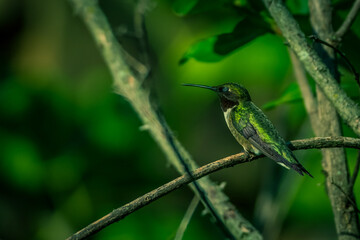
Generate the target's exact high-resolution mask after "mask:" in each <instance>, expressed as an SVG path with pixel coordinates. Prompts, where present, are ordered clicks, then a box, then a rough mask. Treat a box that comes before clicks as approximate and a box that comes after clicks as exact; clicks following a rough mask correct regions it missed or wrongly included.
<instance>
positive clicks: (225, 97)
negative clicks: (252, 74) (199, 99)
mask: <svg viewBox="0 0 360 240" xmlns="http://www.w3.org/2000/svg"><path fill="white" fill-rule="evenodd" d="M183 86H190V87H200V88H206V89H209V90H212V91H214V92H216V93H217V94H218V96H219V98H220V102H221V108H222V109H223V111H224V112H225V111H226V110H227V109H229V108H232V107H233V106H236V105H239V103H242V102H246V101H251V98H250V94H249V92H248V91H247V90H246V88H244V87H243V86H241V85H240V84H237V83H224V84H221V85H218V86H214V87H210V86H206V85H198V84H183Z"/></svg>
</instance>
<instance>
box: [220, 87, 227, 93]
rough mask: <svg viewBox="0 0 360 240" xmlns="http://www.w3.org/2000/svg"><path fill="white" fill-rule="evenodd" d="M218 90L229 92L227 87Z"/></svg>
mask: <svg viewBox="0 0 360 240" xmlns="http://www.w3.org/2000/svg"><path fill="white" fill-rule="evenodd" d="M219 90H220V92H227V91H229V88H228V87H221V88H220V89H219Z"/></svg>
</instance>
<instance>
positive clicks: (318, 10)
mask: <svg viewBox="0 0 360 240" xmlns="http://www.w3.org/2000/svg"><path fill="white" fill-rule="evenodd" d="M309 9H310V21H311V25H312V27H313V30H314V31H315V34H316V35H317V36H319V37H320V38H321V39H330V38H331V37H332V36H333V35H334V31H333V28H332V7H331V1H330V0H309ZM316 51H317V52H318V54H319V56H320V57H321V59H322V60H323V62H324V63H325V64H326V66H327V67H328V69H329V70H330V73H331V74H332V76H333V77H334V78H335V79H336V80H337V81H339V73H338V71H337V64H336V60H335V57H336V56H335V53H334V50H333V49H332V48H329V47H327V46H324V45H320V44H318V45H316ZM316 94H317V113H318V114H317V119H316V121H318V123H320V124H317V126H316V129H317V131H315V133H316V135H317V136H341V135H342V128H341V122H340V119H339V116H338V114H337V112H336V109H335V108H334V106H333V104H332V103H331V102H330V101H329V99H328V98H327V97H326V96H325V94H324V92H323V90H322V89H321V88H320V87H319V85H316ZM310 117H314V116H310ZM313 128H314V126H313ZM322 155H323V159H322V167H323V171H324V173H325V177H326V189H327V194H328V197H329V200H330V203H331V206H332V210H333V214H334V221H335V226H336V231H337V234H338V238H339V239H355V238H357V237H358V236H359V222H358V217H357V213H356V211H355V209H354V206H352V204H351V203H350V202H349V196H346V195H345V194H343V192H342V191H341V189H343V190H344V189H345V190H347V189H348V186H349V169H348V166H347V158H346V155H345V151H344V149H339V148H338V149H323V150H322ZM339 188H340V189H339ZM350 198H351V199H353V194H352V192H351V195H350Z"/></svg>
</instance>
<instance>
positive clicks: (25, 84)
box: [0, 0, 360, 240]
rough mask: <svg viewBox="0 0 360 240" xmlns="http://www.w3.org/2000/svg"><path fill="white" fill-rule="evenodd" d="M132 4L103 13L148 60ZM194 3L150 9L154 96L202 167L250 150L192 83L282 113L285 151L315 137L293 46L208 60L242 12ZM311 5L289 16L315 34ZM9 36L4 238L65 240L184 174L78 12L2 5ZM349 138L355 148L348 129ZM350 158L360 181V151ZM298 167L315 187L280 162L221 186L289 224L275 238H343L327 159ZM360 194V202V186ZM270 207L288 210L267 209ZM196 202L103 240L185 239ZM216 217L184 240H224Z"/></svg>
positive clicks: (239, 171)
mask: <svg viewBox="0 0 360 240" xmlns="http://www.w3.org/2000/svg"><path fill="white" fill-rule="evenodd" d="M132 2H133V1H130V0H128V1H115V0H107V1H100V5H101V7H102V9H103V10H104V12H105V13H106V15H107V17H108V18H109V21H110V22H111V25H112V26H113V28H114V32H115V34H116V35H117V37H119V41H120V42H121V43H122V44H123V45H124V46H125V47H126V48H127V49H129V52H130V53H132V52H134V53H135V54H136V49H137V48H136V44H134V41H133V40H132V39H133V38H132V37H131V36H130V35H131V32H132V25H131V24H132V20H133V3H132ZM185 2H188V4H189V5H186V4H185ZM192 2H197V1H184V2H183V3H179V1H174V2H169V1H164V0H163V1H160V0H159V1H154V2H152V4H151V6H150V7H149V9H148V12H147V15H146V25H147V28H148V37H149V43H150V47H151V50H152V53H153V54H152V55H153V59H154V63H155V64H154V67H153V69H152V70H153V74H154V76H156V77H154V78H153V79H152V80H151V81H149V82H147V83H145V85H146V86H148V87H149V88H150V89H151V91H152V94H153V95H154V98H155V99H156V101H157V105H158V106H160V108H161V110H162V112H163V114H164V116H165V118H166V119H167V122H168V124H169V125H170V126H171V128H172V130H173V131H174V134H175V135H176V137H178V139H179V140H180V141H181V142H182V143H183V145H184V146H185V147H186V148H187V150H188V151H189V152H190V153H191V155H192V156H193V157H194V159H195V160H196V161H197V163H198V164H199V165H203V164H206V163H210V162H211V161H214V160H217V159H219V158H222V157H226V156H228V155H231V154H234V153H238V152H240V151H242V149H241V147H240V146H239V145H238V143H237V142H236V141H235V140H234V138H233V137H232V136H231V134H230V132H229V130H228V129H227V127H226V124H225V121H224V119H223V115H222V112H221V110H220V106H219V103H218V99H217V97H216V95H214V94H213V93H211V92H209V91H205V90H201V89H195V88H194V89H193V88H186V87H182V86H181V83H197V84H207V85H218V84H221V83H224V82H238V83H241V84H242V85H244V86H245V87H246V88H248V90H249V92H250V94H251V96H252V99H253V101H254V102H255V104H257V105H258V106H263V105H265V104H268V108H267V110H266V111H265V113H266V114H267V115H268V116H269V118H270V119H271V120H272V122H273V123H274V124H275V126H277V128H278V130H279V131H280V132H281V134H282V135H283V136H284V138H285V139H287V140H292V139H301V138H307V137H312V136H313V133H312V131H311V126H310V123H309V120H308V117H307V116H306V112H305V109H304V106H303V103H302V101H301V95H300V93H299V91H298V88H297V85H296V84H295V82H296V81H295V79H294V75H293V71H292V67H291V63H290V59H289V56H288V49H287V47H286V45H285V44H284V41H283V39H281V38H280V37H278V36H275V35H272V34H265V35H261V36H260V37H258V38H256V39H255V40H253V41H251V42H249V43H247V44H245V45H243V46H242V47H241V48H240V49H238V50H236V51H234V52H232V53H231V54H229V55H227V56H219V55H214V54H213V53H209V52H206V47H207V46H205V47H204V46H201V47H200V50H199V49H196V46H197V42H198V41H200V40H202V39H207V38H210V40H207V43H209V41H210V42H211V41H212V40H211V37H213V36H215V35H217V34H222V33H229V32H231V31H232V29H233V28H234V27H235V25H236V24H237V23H238V22H239V20H241V18H242V17H241V16H240V14H239V13H238V12H236V11H235V10H234V9H232V8H225V7H224V8H211V4H209V5H210V6H209V9H205V10H204V9H202V8H200V10H199V11H195V10H196V9H195V10H194V11H193V12H189V9H192V5H191V4H193V3H192ZM242 2H245V1H235V3H236V4H238V5H239V6H240V5H241V4H242ZM336 2H340V3H341V4H339V5H338V6H339V10H338V11H337V12H336V14H335V16H336V17H335V18H334V19H335V20H336V22H335V26H338V24H337V23H340V22H341V19H343V17H344V16H346V9H348V7H349V6H350V5H349V4H350V3H351V1H336ZM305 3H306V1H294V2H293V3H291V4H289V7H290V9H291V10H292V12H293V13H296V14H302V15H299V20H302V22H304V25H302V27H303V29H304V30H305V31H308V30H306V29H308V28H307V25H306V14H307V13H308V9H307V7H306V4H305ZM200 7H201V5H200ZM186 14H187V15H186ZM182 15H186V16H182ZM304 19H305V20H304ZM129 26H130V27H129ZM0 29H1V32H2V38H1V41H2V44H1V46H0V48H1V49H0V52H1V54H0V63H1V64H0V189H1V190H0V238H1V239H40V240H42V239H44V240H45V239H64V238H66V237H68V236H70V235H71V234H72V233H74V232H76V231H77V230H79V229H80V228H82V227H84V226H86V225H87V224H89V223H91V222H92V221H95V220H96V219H98V218H100V217H102V216H103V215H105V214H107V213H108V212H110V211H111V210H113V209H114V208H117V207H120V206H122V205H124V204H126V203H128V202H129V201H131V200H133V199H135V198H136V197H138V196H140V195H142V194H144V193H146V192H148V191H150V190H152V189H154V188H156V187H158V186H160V185H162V184H164V183H166V182H168V181H170V180H172V179H174V178H176V177H177V176H178V173H177V172H176V171H175V170H174V169H173V168H172V167H171V166H169V164H168V162H167V160H166V159H165V157H164V155H163V154H162V152H161V150H160V149H159V148H158V146H157V144H156V143H155V142H154V141H153V139H151V137H150V136H149V134H148V133H147V132H146V131H142V130H141V129H140V128H141V122H140V120H139V119H138V117H137V115H136V114H135V113H134V112H133V110H132V109H131V107H130V105H129V104H128V102H127V101H126V100H125V99H123V98H122V97H121V96H118V95H116V94H114V93H113V89H112V79H111V76H110V74H109V71H108V69H107V67H106V66H105V64H104V61H103V59H102V57H101V55H100V53H99V51H98V49H97V47H96V45H95V43H94V41H93V39H92V37H91V36H90V34H89V32H88V30H87V29H86V27H85V25H84V23H83V22H82V21H81V19H80V18H79V17H78V16H77V15H76V13H75V12H74V10H73V9H72V8H71V5H70V4H69V3H68V2H67V1H60V0H56V1H45V0H31V1H30V0H25V1H20V0H16V1H0ZM352 29H353V30H352V32H351V33H350V34H348V35H347V38H345V39H344V44H343V46H342V50H343V51H344V52H345V53H346V54H348V57H349V59H350V60H351V61H352V62H353V63H354V65H355V67H356V68H357V69H360V64H359V63H360V61H359V60H360V59H359V58H358V53H359V52H360V51H358V50H359V46H360V44H359V43H360V42H359V38H358V36H359V29H360V20H359V19H357V21H356V22H355V26H353V28H352ZM248 31H250V30H249V29H248ZM192 46H193V47H192ZM202 51H205V52H202ZM194 52H195V53H196V54H195V53H194ZM184 57H185V58H186V61H184ZM181 59H183V62H184V63H183V64H179V62H180V60H181ZM340 71H341V73H342V74H343V83H344V88H345V89H347V91H348V92H349V94H350V95H351V96H353V97H356V96H359V91H358V88H357V87H354V86H356V85H354V80H353V77H352V75H351V73H349V72H348V70H347V69H346V68H344V67H341V69H340ZM344 134H345V135H346V136H354V135H353V133H352V132H351V131H350V130H349V129H348V128H347V127H345V128H344ZM347 152H348V153H349V154H348V159H349V165H350V169H353V165H354V163H355V159H356V154H357V153H356V151H355V150H347ZM296 156H297V157H298V159H299V160H300V162H301V163H302V164H303V165H304V166H305V167H306V169H307V170H308V171H309V172H311V174H312V175H313V176H314V179H311V178H309V177H307V176H305V177H301V176H299V175H297V174H296V173H295V172H294V171H287V170H286V169H284V168H282V167H280V166H278V165H276V164H275V163H274V162H272V161H270V160H269V159H261V160H258V161H255V162H252V163H247V164H242V165H238V166H235V167H233V168H230V169H224V170H221V171H219V172H217V173H214V174H212V175H211V178H212V179H213V180H214V181H216V182H219V183H222V182H226V187H225V190H224V191H225V193H226V194H227V195H228V196H229V197H230V199H231V202H232V203H233V204H234V205H235V206H236V207H237V209H238V210H239V211H240V212H241V213H242V214H243V215H244V216H245V217H246V218H247V219H249V220H250V221H251V222H252V223H253V224H254V225H255V226H257V227H258V228H259V229H262V225H263V224H264V223H263V222H262V221H261V217H262V216H264V215H268V216H270V215H276V214H278V218H277V221H278V222H276V221H270V222H271V223H273V224H274V232H276V231H280V235H279V237H278V238H279V239H336V234H335V230H334V223H333V219H332V212H331V207H330V204H329V200H328V198H327V195H326V192H325V187H324V176H323V174H322V173H321V154H320V151H319V150H306V151H298V152H297V153H296ZM355 195H356V197H357V199H360V184H359V181H358V182H357V184H356V185H355ZM269 196H270V199H271V196H274V198H275V201H274V202H273V204H274V205H269V206H271V207H270V208H269V207H268V208H266V204H270V203H271V202H270V201H269ZM192 197H193V192H192V191H190V190H189V188H188V187H183V188H181V189H179V190H177V191H175V192H173V193H171V194H169V195H167V196H165V197H163V198H161V199H160V200H158V201H156V202H154V203H153V204H151V205H149V206H147V207H145V208H143V209H141V210H139V211H137V212H135V213H133V214H131V215H130V216H128V217H126V218H125V219H123V220H122V221H120V222H119V223H117V224H114V225H112V226H110V227H109V228H107V229H105V230H103V231H101V232H100V233H98V234H97V235H95V236H94V237H93V239H129V240H131V239H173V237H174V236H175V233H176V230H177V228H178V226H179V224H180V221H181V220H182V218H183V215H184V214H185V211H186V209H187V207H188V205H189V204H190V201H191V199H192ZM260 197H261V198H260ZM266 210H267V211H270V212H267V211H266ZM202 211H203V207H202V206H200V207H198V208H197V211H196V212H195V214H194V216H193V218H192V219H191V222H190V225H189V227H188V229H187V231H186V232H185V236H184V239H221V238H222V237H223V235H222V233H221V232H220V230H218V228H217V227H215V225H213V223H212V221H211V219H210V218H209V216H208V215H205V216H203V215H202ZM281 226H282V227H281ZM272 234H274V233H272ZM266 236H267V235H266ZM275 236H276V235H275ZM272 237H274V236H272ZM268 238H269V239H270V238H271V234H270V235H269V236H268Z"/></svg>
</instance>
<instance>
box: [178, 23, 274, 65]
mask: <svg viewBox="0 0 360 240" xmlns="http://www.w3.org/2000/svg"><path fill="white" fill-rule="evenodd" d="M270 31H271V29H270V26H269V25H268V24H267V23H266V22H265V21H264V20H262V19H260V20H259V19H255V18H254V17H251V18H250V17H245V18H243V19H242V20H241V21H240V22H239V23H238V24H237V25H236V26H235V28H234V29H233V31H232V32H231V33H224V34H220V35H216V36H212V37H210V38H207V39H204V40H201V41H199V42H197V43H195V44H194V45H192V46H191V47H190V48H189V49H188V51H186V53H185V54H184V56H183V57H182V58H181V60H180V62H179V63H180V64H184V63H185V62H187V61H188V60H189V59H190V58H194V59H196V60H198V61H200V62H218V61H221V60H222V59H223V58H224V57H226V56H227V55H228V54H230V53H231V52H233V51H235V50H237V49H238V48H240V47H242V46H244V45H245V44H247V43H249V42H251V41H252V40H254V39H255V38H257V37H259V36H261V35H263V34H265V33H267V32H270Z"/></svg>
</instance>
